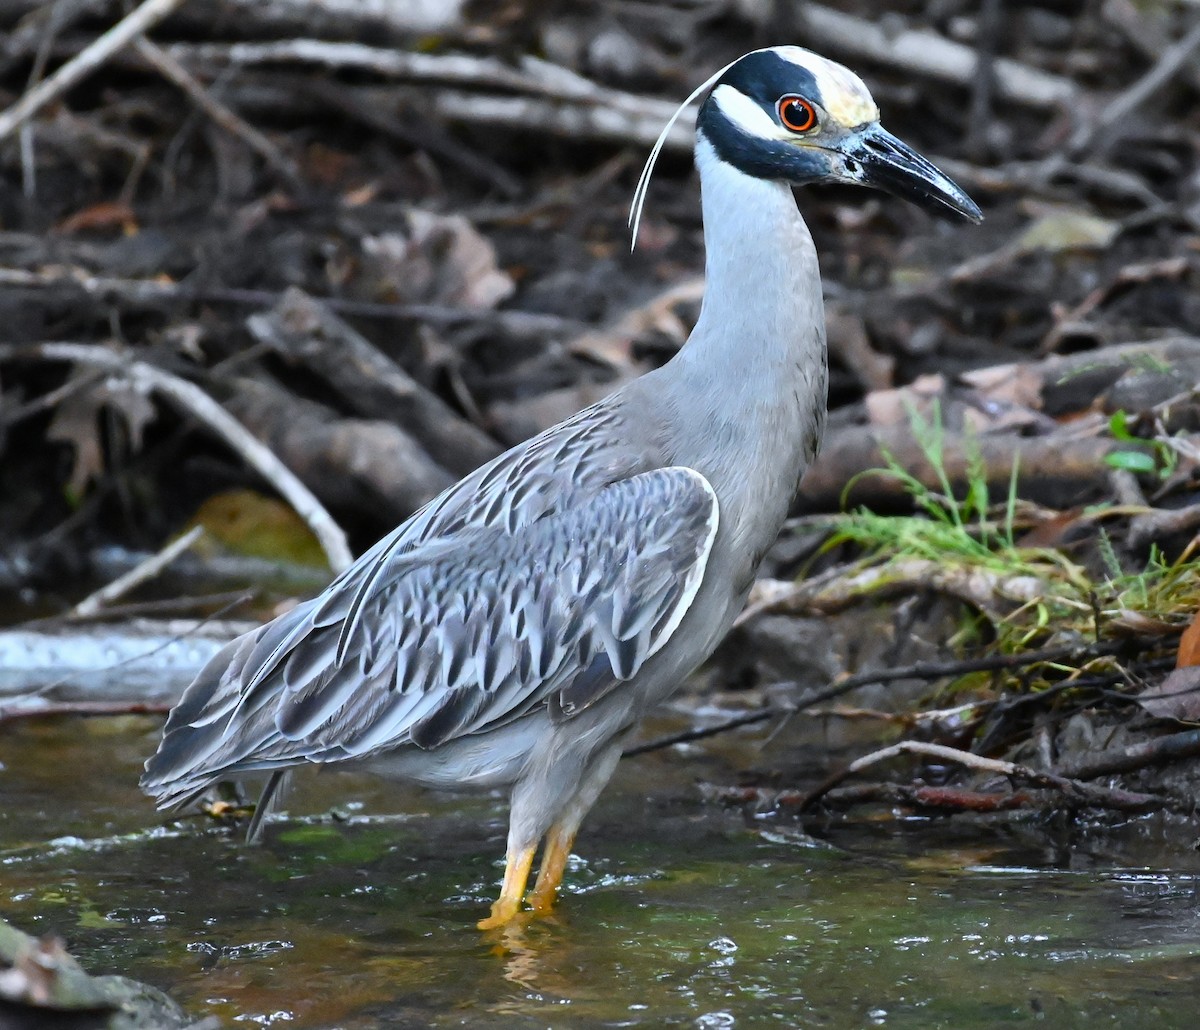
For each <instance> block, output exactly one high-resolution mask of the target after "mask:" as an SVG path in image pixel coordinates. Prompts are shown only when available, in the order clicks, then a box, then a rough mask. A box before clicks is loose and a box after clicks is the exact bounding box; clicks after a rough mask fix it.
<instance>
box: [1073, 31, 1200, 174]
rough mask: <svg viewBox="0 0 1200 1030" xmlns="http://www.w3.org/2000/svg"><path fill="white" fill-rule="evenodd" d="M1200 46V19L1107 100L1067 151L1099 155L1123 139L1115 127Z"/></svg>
mask: <svg viewBox="0 0 1200 1030" xmlns="http://www.w3.org/2000/svg"><path fill="white" fill-rule="evenodd" d="M1198 49H1200V22H1197V23H1196V24H1195V25H1193V26H1192V29H1191V31H1190V32H1189V33H1188V34H1187V35H1186V36H1184V37H1183V39H1181V40H1180V41H1179V42H1178V43H1175V44H1174V45H1173V46H1171V47H1168V48H1167V49H1166V50H1165V51H1164V52H1163V54H1162V55H1161V56H1160V57H1159V58H1158V60H1157V61H1156V62H1155V63H1154V66H1153V67H1152V68H1151V69H1150V70H1149V71H1148V72H1146V74H1145V75H1143V76H1142V77H1141V78H1140V79H1138V81H1137V82H1135V83H1134V84H1133V85H1132V86H1127V87H1126V88H1125V89H1123V90H1121V92H1120V93H1119V94H1118V95H1117V96H1116V97H1114V98H1113V100H1112V101H1111V103H1108V104H1105V105H1104V108H1103V109H1102V111H1101V113H1100V115H1099V117H1097V118H1096V119H1095V120H1094V121H1092V122H1089V123H1088V124H1087V125H1084V126H1081V127H1080V129H1079V131H1078V132H1077V133H1076V134H1075V136H1074V137H1073V138H1072V139H1071V140H1070V142H1069V143H1068V144H1067V147H1066V149H1067V151H1068V152H1069V153H1072V154H1083V153H1086V152H1088V151H1092V152H1094V153H1096V154H1097V155H1103V154H1106V153H1107V152H1108V151H1109V150H1110V149H1111V148H1112V147H1113V146H1114V145H1115V144H1116V143H1117V141H1118V140H1119V139H1120V134H1119V133H1116V132H1113V131H1112V130H1113V129H1114V127H1116V126H1118V125H1120V124H1121V123H1122V122H1124V121H1125V120H1126V119H1128V118H1129V116H1130V115H1132V114H1133V113H1134V112H1135V111H1136V110H1137V109H1138V108H1139V107H1141V106H1142V105H1143V104H1145V103H1146V102H1147V101H1148V100H1150V98H1151V97H1152V96H1154V94H1155V93H1157V92H1158V91H1159V90H1160V89H1162V88H1163V87H1164V86H1165V85H1166V84H1167V83H1168V82H1170V81H1171V80H1172V79H1173V78H1175V77H1176V76H1177V75H1178V74H1179V73H1180V72H1181V70H1182V69H1183V68H1184V66H1185V65H1186V64H1187V63H1188V62H1189V61H1190V60H1191V58H1192V56H1193V55H1194V54H1195V53H1196V51H1197V50H1198Z"/></svg>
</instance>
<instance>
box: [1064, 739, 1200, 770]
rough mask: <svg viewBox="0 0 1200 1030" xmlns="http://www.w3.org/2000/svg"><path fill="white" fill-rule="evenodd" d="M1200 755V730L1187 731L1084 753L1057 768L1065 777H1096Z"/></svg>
mask: <svg viewBox="0 0 1200 1030" xmlns="http://www.w3.org/2000/svg"><path fill="white" fill-rule="evenodd" d="M1197 756H1200V730H1184V731H1182V732H1181V733H1172V734H1170V735H1168V736H1166V737H1155V738H1154V739H1153V740H1146V741H1142V742H1141V743H1138V744H1129V745H1128V746H1126V747H1117V748H1110V749H1108V750H1107V751H1101V752H1100V753H1099V754H1092V755H1084V756H1083V757H1081V758H1077V759H1075V760H1073V761H1070V762H1061V763H1059V765H1058V766H1057V767H1056V768H1057V771H1058V772H1059V773H1060V774H1061V775H1063V776H1069V777H1073V778H1075V779H1080V780H1090V779H1092V778H1093V777H1095V776H1108V775H1111V774H1113V773H1126V772H1133V771H1134V770H1135V769H1144V768H1145V767H1146V766H1148V765H1159V764H1161V763H1163V762H1178V761H1180V760H1181V759H1184V758H1195V757H1197Z"/></svg>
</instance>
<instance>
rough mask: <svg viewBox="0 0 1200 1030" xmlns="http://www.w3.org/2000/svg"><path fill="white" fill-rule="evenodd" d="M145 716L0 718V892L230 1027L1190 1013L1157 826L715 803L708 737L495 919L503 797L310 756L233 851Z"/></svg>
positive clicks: (642, 763) (1086, 1019)
mask: <svg viewBox="0 0 1200 1030" xmlns="http://www.w3.org/2000/svg"><path fill="white" fill-rule="evenodd" d="M157 730H158V723H157V721H156V720H150V719H139V718H132V717H131V718H123V719H115V720H96V721H83V720H77V719H65V720H55V721H42V722H30V723H27V724H24V725H20V726H18V727H15V728H13V727H10V728H6V729H5V730H4V731H3V734H2V735H0V761H2V762H3V767H2V768H0V915H2V916H4V917H5V918H8V919H10V920H12V921H13V922H15V923H16V924H17V925H18V926H20V927H22V928H23V929H26V930H29V931H32V932H45V931H53V932H55V933H58V934H60V935H61V936H63V937H64V938H65V939H66V940H67V942H68V944H69V946H70V947H71V948H72V949H73V950H74V951H75V952H76V954H77V955H78V957H79V958H80V959H81V960H83V961H84V962H85V963H86V965H87V966H88V967H89V968H90V969H91V970H92V971H94V972H117V973H123V974H126V975H129V976H133V977H136V978H138V979H142V980H145V981H148V982H150V983H153V984H155V985H157V986H159V987H162V988H163V989H165V990H167V991H168V992H170V993H171V994H172V995H173V996H174V997H175V998H176V999H177V1000H178V1001H179V1002H181V1003H182V1004H183V1005H184V1006H185V1007H187V1008H188V1009H189V1010H190V1011H192V1012H193V1013H194V1014H195V1015H197V1016H199V1015H204V1014H216V1015H217V1016H218V1017H219V1018H220V1019H221V1020H222V1022H223V1023H224V1024H228V1025H233V1026H240V1025H259V1026H271V1027H284V1026H286V1027H332V1026H337V1027H347V1028H351V1027H353V1028H359V1027H363V1028H366V1027H385V1026H386V1027H396V1026H404V1027H407V1026H438V1027H444V1026H471V1027H479V1026H483V1027H489V1026H495V1027H556V1028H557V1027H651V1026H654V1027H658V1026H690V1027H702V1028H718V1027H734V1026H803V1027H866V1026H887V1027H922V1028H927V1027H954V1028H975V1027H980V1028H983V1027H998V1026H1006V1025H1009V1024H1021V1023H1033V1022H1037V1021H1044V1025H1048V1026H1053V1027H1084V1026H1087V1027H1092V1026H1096V1025H1104V1024H1107V1025H1112V1026H1122V1027H1139V1026H1154V1027H1159V1028H1167V1027H1188V1028H1191V1027H1194V1026H1195V1025H1196V996H1197V992H1196V982H1197V980H1196V978H1197V975H1198V974H1200V897H1198V893H1197V874H1198V873H1200V860H1198V858H1197V856H1196V854H1195V852H1193V851H1188V850H1186V849H1185V848H1181V847H1179V845H1178V843H1177V842H1176V843H1174V844H1168V843H1163V842H1162V841H1161V840H1159V839H1158V837H1157V831H1156V830H1155V829H1154V826H1153V824H1151V823H1138V824H1130V826H1129V827H1128V828H1127V829H1126V830H1125V831H1124V832H1123V833H1122V834H1118V835H1117V837H1115V838H1109V840H1111V841H1116V842H1117V843H1115V844H1113V845H1112V846H1111V847H1110V846H1108V845H1107V844H1104V845H1103V846H1095V838H1090V839H1091V840H1092V842H1093V846H1091V847H1089V846H1087V841H1088V840H1089V838H1080V837H1078V834H1077V833H1075V831H1073V830H1072V831H1068V832H1066V833H1065V834H1064V832H1062V831H1061V830H1060V831H1056V832H1054V833H1049V832H1042V831H1041V830H1036V831H1035V830H1033V829H1027V830H1023V831H1019V832H1014V831H1012V830H1010V829H1006V828H986V827H984V828H981V827H978V826H964V825H961V824H955V823H953V822H949V821H947V822H944V823H939V824H930V823H928V822H924V821H919V822H910V823H902V824H898V823H896V822H894V821H891V820H888V821H885V822H881V823H878V824H874V823H871V822H870V821H864V822H863V823H861V824H860V825H857V826H851V827H841V828H837V829H834V830H832V831H831V832H829V833H828V834H827V840H826V841H825V842H822V843H815V842H813V841H812V840H810V839H809V838H807V837H806V836H805V835H804V834H802V833H801V832H800V831H799V829H798V828H797V827H796V826H795V825H794V824H791V823H786V822H784V823H781V822H778V821H775V820H769V819H762V820H756V819H748V818H746V817H744V816H743V815H741V814H740V813H734V812H726V811H721V810H718V809H714V808H711V807H705V806H703V805H702V804H701V803H700V801H699V797H698V793H697V791H696V790H695V788H694V786H693V783H692V781H693V779H694V778H696V777H698V776H710V775H713V774H714V772H716V771H717V770H715V769H714V766H719V764H720V760H719V758H717V757H714V754H713V753H711V752H710V753H708V754H707V755H700V756H698V757H697V756H695V754H694V752H693V757H692V758H690V759H688V760H686V761H685V760H684V759H683V758H681V756H680V754H679V753H678V752H661V753H657V754H652V755H647V756H643V757H640V758H638V759H635V760H631V761H627V762H625V763H623V765H622V768H621V769H620V770H619V772H618V775H617V778H616V779H615V780H614V783H613V785H612V786H611V787H610V788H609V790H608V791H607V793H606V794H605V796H604V797H603V798H602V800H601V803H600V804H599V806H598V807H597V810H596V811H595V813H593V816H592V817H591V819H590V820H589V822H588V823H586V824H585V831H584V834H583V835H582V836H581V838H580V841H579V843H578V845H577V851H578V852H579V854H580V856H581V857H580V858H579V859H578V860H573V864H572V868H571V870H570V871H569V873H568V882H567V891H566V896H565V897H564V899H563V900H562V902H561V904H560V907H559V913H558V915H557V916H556V917H554V918H552V919H550V920H543V921H539V922H535V923H532V924H530V925H528V926H526V927H524V928H522V929H517V930H511V931H508V932H506V933H499V932H495V933H491V934H486V935H484V934H480V933H479V932H478V931H476V930H475V929H474V922H475V920H476V919H478V918H479V917H480V916H481V915H482V914H484V913H485V912H486V907H487V903H488V902H489V901H490V899H491V897H492V895H493V893H494V891H495V888H496V884H497V882H498V880H499V876H500V873H501V868H500V863H499V858H500V856H501V854H502V852H503V838H504V819H505V811H504V806H503V803H502V801H501V800H500V799H499V798H494V797H483V798H479V797H473V798H472V797H451V796H445V795H427V794H418V793H403V792H398V791H396V790H395V789H394V788H392V787H389V786H387V785H385V784H381V783H379V782H378V781H375V780H373V779H371V778H367V777H348V776H336V775H323V776H309V777H306V778H304V779H303V781H302V782H301V783H300V784H299V785H298V789H297V791H296V792H295V793H294V794H293V798H292V802H291V804H290V810H291V812H292V813H293V817H294V818H293V819H291V820H289V821H286V822H281V823H277V824H274V825H272V826H271V827H270V829H269V831H268V834H267V842H266V845H265V847H261V848H247V847H245V846H243V845H242V844H241V842H240V837H239V835H238V834H236V833H235V832H233V831H231V830H229V829H227V828H225V827H222V826H218V825H215V824H214V823H212V822H211V821H209V820H207V819H202V818H194V819H184V820H179V821H171V820H166V821H164V820H163V819H162V818H161V817H159V816H157V815H156V814H155V813H154V812H153V810H152V808H151V806H150V804H149V802H148V801H147V800H146V799H144V798H143V797H142V796H141V795H140V793H139V792H138V791H137V788H136V779H137V774H138V771H139V768H140V763H141V760H142V758H143V757H144V756H145V755H146V754H147V753H148V752H149V751H150V750H151V749H152V748H153V745H154V739H155V735H156V733H157ZM350 799H355V800H354V803H353V804H347V803H346V802H347V801H349V800H350ZM337 804H341V805H342V807H341V809H340V817H339V818H336V819H335V818H333V817H331V816H329V815H316V816H304V813H307V812H316V813H321V812H324V811H327V810H328V808H327V806H333V805H337ZM398 812H399V813H402V814H398V815H397V814H395V813H398ZM1073 835H1074V836H1073ZM1113 855H1120V856H1121V857H1120V858H1119V859H1116V858H1113V857H1112V856H1113Z"/></svg>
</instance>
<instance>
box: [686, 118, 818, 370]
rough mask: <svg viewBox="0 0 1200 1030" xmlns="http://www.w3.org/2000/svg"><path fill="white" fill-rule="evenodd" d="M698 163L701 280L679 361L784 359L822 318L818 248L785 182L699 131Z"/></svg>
mask: <svg viewBox="0 0 1200 1030" xmlns="http://www.w3.org/2000/svg"><path fill="white" fill-rule="evenodd" d="M696 165H697V167H698V168H699V170H700V191H701V205H702V208H703V212H704V249H705V278H706V283H705V293H704V304H703V307H702V308H701V311H700V319H699V321H698V322H697V324H696V329H695V332H694V333H693V336H692V339H691V342H690V343H689V345H688V347H687V348H686V350H685V352H684V353H685V354H686V359H685V361H686V362H688V363H691V362H703V363H705V364H707V365H709V366H710V369H711V368H717V369H721V368H727V369H729V370H730V371H733V370H736V369H742V368H746V367H747V362H750V363H758V362H765V363H766V364H767V365H768V366H774V365H776V364H778V363H780V362H785V363H790V362H792V361H794V360H795V359H796V358H798V357H800V355H798V354H796V353H795V347H796V346H797V345H798V346H800V347H802V348H805V349H807V348H806V347H805V344H806V343H807V342H809V341H806V340H805V339H804V338H803V337H804V336H805V335H806V334H805V332H804V331H805V330H808V329H811V327H813V326H814V325H823V324H824V307H823V305H822V301H821V273H820V269H819V268H818V267H817V254H816V250H815V248H814V247H813V242H812V236H811V235H810V234H809V231H808V226H806V225H805V224H804V219H802V218H801V217H800V212H799V211H798V210H797V209H796V202H795V200H794V198H793V197H792V191H791V187H790V186H788V185H787V184H786V183H783V182H770V181H767V180H764V179H755V178H751V177H750V176H748V175H746V174H744V173H742V172H739V171H738V170H737V169H736V168H734V167H733V166H732V165H729V164H726V163H725V162H724V161H721V160H720V159H719V158H718V157H717V155H716V152H715V151H714V150H713V147H712V145H711V144H710V143H709V142H708V140H706V139H705V138H704V136H703V134H700V135H698V136H697V139H696ZM725 362H728V364H725ZM764 370H765V369H764ZM755 385H757V386H761V385H762V384H755Z"/></svg>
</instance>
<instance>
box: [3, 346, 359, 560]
mask: <svg viewBox="0 0 1200 1030" xmlns="http://www.w3.org/2000/svg"><path fill="white" fill-rule="evenodd" d="M29 358H35V359H38V360H42V361H66V362H71V363H74V364H80V365H87V366H91V367H98V368H104V369H107V370H108V371H109V372H111V373H113V374H115V375H119V376H123V377H124V378H126V379H128V380H129V382H130V383H131V384H133V386H135V387H141V388H143V389H148V390H152V391H154V392H156V393H159V394H161V395H163V396H164V397H166V398H167V399H168V400H170V401H171V402H173V403H174V404H175V406H176V407H177V408H179V409H180V410H182V411H183V412H184V413H185V414H188V415H191V416H193V417H195V418H196V419H197V420H198V421H200V422H201V423H202V424H203V425H205V426H207V427H208V429H210V430H211V431H212V432H214V433H216V434H217V435H218V436H220V437H221V439H223V440H224V441H225V443H226V444H228V445H229V447H230V448H232V449H233V450H234V451H235V452H236V453H237V454H239V455H240V456H241V457H242V458H243V459H244V460H245V461H246V463H247V464H249V465H250V466H251V467H252V468H254V469H255V470H256V471H258V472H259V474H261V475H262V476H263V478H264V479H266V480H267V482H269V483H270V484H271V485H272V486H273V487H274V488H275V489H276V490H277V491H279V493H280V495H281V496H282V497H283V498H284V499H285V500H286V501H287V502H288V503H289V504H290V505H291V506H292V507H293V508H294V509H295V510H296V514H297V515H299V516H300V517H301V518H302V519H303V520H304V521H305V523H307V525H308V527H309V528H310V529H311V530H312V531H313V533H314V535H315V536H316V537H317V539H318V540H319V541H320V543H321V547H322V548H323V549H324V551H325V554H326V557H328V559H329V566H330V568H332V569H333V570H334V572H340V571H341V570H342V569H344V568H346V567H347V566H348V565H349V564H350V562H351V561H352V560H353V556H352V555H351V554H350V548H349V547H348V546H347V544H346V534H345V533H343V532H342V529H341V527H339V526H338V524H337V523H336V522H335V521H334V520H333V516H332V515H330V514H329V512H328V511H326V510H325V508H324V506H323V505H322V504H321V502H320V501H318V500H317V498H316V497H315V496H313V493H312V491H310V490H309V489H308V487H306V486H305V485H304V484H303V483H302V482H300V480H299V479H298V478H297V477H296V475H295V474H294V473H293V472H292V471H291V470H290V469H289V468H288V467H287V466H286V465H284V464H283V463H282V462H281V461H280V460H279V459H278V458H276V457H275V455H274V454H272V453H271V451H270V450H269V449H268V448H267V447H265V446H264V445H263V444H262V443H260V442H259V441H258V440H256V439H255V438H254V437H253V436H251V435H250V433H249V432H247V430H246V428H245V427H244V426H243V425H242V424H241V423H240V422H238V421H237V419H235V418H234V417H233V416H232V415H230V414H229V412H227V411H226V410H225V409H224V408H222V407H221V405H219V404H218V403H217V402H216V401H214V400H213V399H212V398H211V397H209V396H208V394H206V393H205V392H204V391H203V390H201V389H200V388H199V387H198V386H196V385H195V384H194V383H189V382H188V381H187V380H185V379H180V378H179V377H178V376H175V375H172V374H171V373H169V372H164V371H163V370H162V369H160V368H156V367H155V366H153V365H150V364H147V363H146V362H144V361H138V360H136V359H132V358H128V357H126V356H125V355H122V354H118V353H116V352H114V351H112V350H109V349H108V348H106V347H99V346H94V345H89V344H85V343H37V344H30V345H28V346H14V345H5V346H0V361H13V360H21V359H29Z"/></svg>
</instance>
